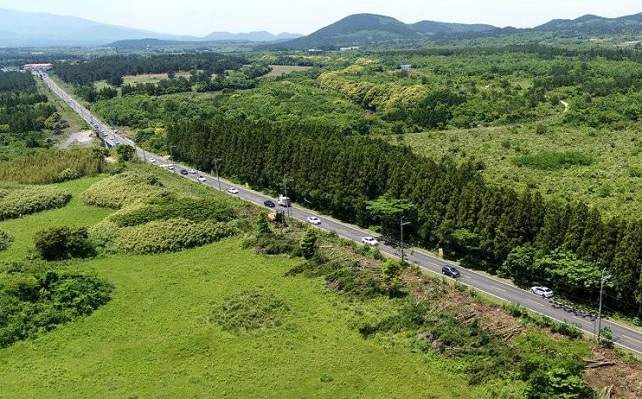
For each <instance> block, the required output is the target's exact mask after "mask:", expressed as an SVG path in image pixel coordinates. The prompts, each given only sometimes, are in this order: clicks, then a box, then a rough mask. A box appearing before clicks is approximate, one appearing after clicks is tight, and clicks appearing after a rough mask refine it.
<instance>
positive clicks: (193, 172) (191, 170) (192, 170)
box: [188, 169, 196, 175]
mask: <svg viewBox="0 0 642 399" xmlns="http://www.w3.org/2000/svg"><path fill="white" fill-rule="evenodd" d="M188 172H189V173H191V174H193V175H195V174H196V171H195V170H194V169H190V170H188Z"/></svg>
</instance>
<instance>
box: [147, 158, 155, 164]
mask: <svg viewBox="0 0 642 399" xmlns="http://www.w3.org/2000/svg"><path fill="white" fill-rule="evenodd" d="M147 160H148V161H149V162H151V163H154V162H156V158H147Z"/></svg>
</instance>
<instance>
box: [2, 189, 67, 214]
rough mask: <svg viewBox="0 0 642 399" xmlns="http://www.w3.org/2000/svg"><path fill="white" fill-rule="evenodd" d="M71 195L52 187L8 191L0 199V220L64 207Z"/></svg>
mask: <svg viewBox="0 0 642 399" xmlns="http://www.w3.org/2000/svg"><path fill="white" fill-rule="evenodd" d="M70 199H71V193H70V192H69V191H67V190H62V189H60V188H57V187H53V186H44V187H24V188H16V189H13V190H9V191H8V192H7V194H6V195H4V196H3V197H2V198H0V220H4V219H11V218H17V217H21V216H24V215H28V214H31V213H35V212H40V211H44V210H46V209H55V208H60V207H63V206H65V205H66V204H67V203H68V202H69V200H70Z"/></svg>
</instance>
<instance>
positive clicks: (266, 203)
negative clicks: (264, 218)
mask: <svg viewBox="0 0 642 399" xmlns="http://www.w3.org/2000/svg"><path fill="white" fill-rule="evenodd" d="M263 205H265V206H267V207H268V208H274V207H275V206H276V204H275V203H274V202H272V201H270V200H265V201H263Z"/></svg>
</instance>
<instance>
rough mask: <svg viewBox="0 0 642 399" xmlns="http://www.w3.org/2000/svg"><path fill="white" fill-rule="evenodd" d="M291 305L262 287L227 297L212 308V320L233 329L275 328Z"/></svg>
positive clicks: (281, 322)
mask: <svg viewBox="0 0 642 399" xmlns="http://www.w3.org/2000/svg"><path fill="white" fill-rule="evenodd" d="M289 313H291V308H290V306H289V305H288V304H287V303H286V302H285V301H284V300H283V299H281V298H279V297H278V296H277V295H275V294H273V293H271V292H268V291H266V290H265V289H262V288H258V289H253V290H244V291H242V292H241V293H239V294H237V295H234V296H230V297H227V298H225V299H224V300H223V303H221V304H220V305H218V306H216V307H215V308H214V310H213V311H212V316H211V321H212V322H214V323H216V324H218V325H219V326H221V328H222V329H223V330H225V331H229V332H232V333H239V332H249V331H252V330H260V329H267V328H274V327H277V326H280V325H282V324H283V322H284V320H285V318H286V317H287V316H288V315H289Z"/></svg>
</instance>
